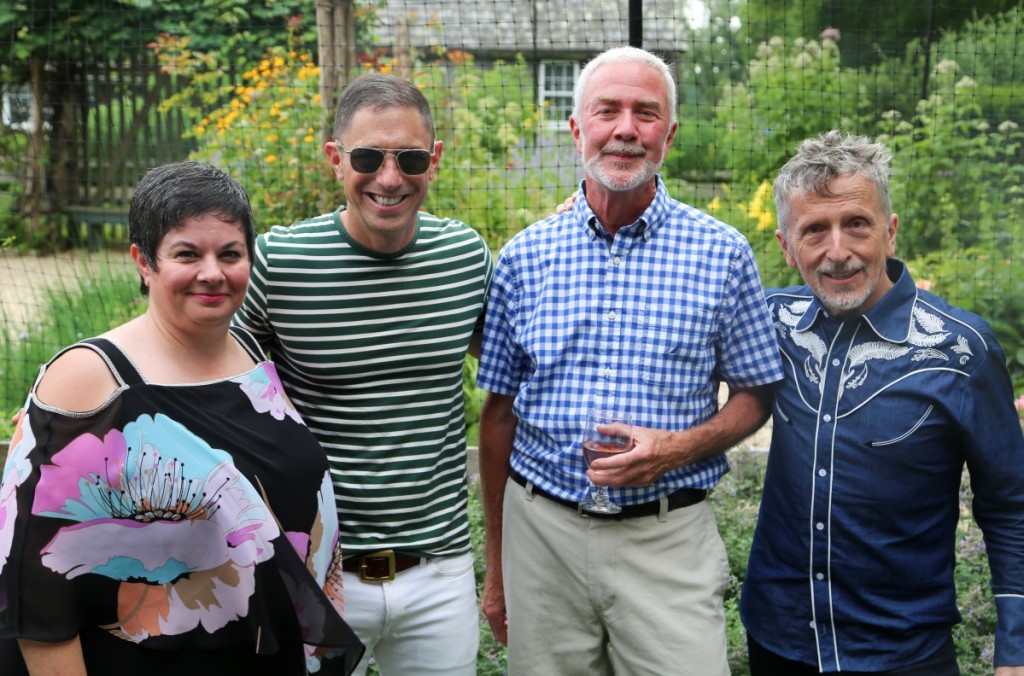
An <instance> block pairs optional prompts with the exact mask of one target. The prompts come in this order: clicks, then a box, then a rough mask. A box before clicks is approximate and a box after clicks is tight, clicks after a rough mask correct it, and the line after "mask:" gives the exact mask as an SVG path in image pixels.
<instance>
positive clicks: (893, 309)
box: [796, 258, 917, 343]
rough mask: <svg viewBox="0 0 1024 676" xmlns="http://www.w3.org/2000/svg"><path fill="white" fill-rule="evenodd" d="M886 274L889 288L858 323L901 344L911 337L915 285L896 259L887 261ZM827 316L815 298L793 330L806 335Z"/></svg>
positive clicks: (904, 267)
mask: <svg viewBox="0 0 1024 676" xmlns="http://www.w3.org/2000/svg"><path fill="white" fill-rule="evenodd" d="M886 274H888V275H889V279H891V280H893V286H892V288H891V289H889V291H888V292H887V293H886V294H885V295H884V296H882V298H881V300H879V301H878V302H877V303H875V305H874V307H872V308H871V309H870V310H868V311H867V312H865V313H864V314H863V315H861V316H860V317H859V318H858V319H863V320H864V322H865V323H866V324H867V325H868V326H869V327H871V330H872V331H874V332H875V334H876V335H878V337H879V338H881V339H883V340H886V341H889V342H890V343H903V342H906V340H907V338H908V337H909V336H910V330H911V321H912V319H913V315H914V304H915V303H916V302H917V285H916V284H915V283H914V278H913V276H911V274H910V271H909V270H907V266H906V265H904V263H903V262H902V261H900V260H897V259H895V258H890V259H888V261H886ZM828 316H829V313H828V310H826V309H825V306H824V305H822V304H821V301H819V300H818V298H817V296H815V297H814V300H812V301H811V304H810V306H808V308H807V312H805V313H804V315H803V317H801V318H800V321H798V322H797V325H796V330H797V331H807V330H808V329H810V328H811V327H813V326H814V325H815V324H816V323H818V321H819V320H824V319H825V318H827V317H828Z"/></svg>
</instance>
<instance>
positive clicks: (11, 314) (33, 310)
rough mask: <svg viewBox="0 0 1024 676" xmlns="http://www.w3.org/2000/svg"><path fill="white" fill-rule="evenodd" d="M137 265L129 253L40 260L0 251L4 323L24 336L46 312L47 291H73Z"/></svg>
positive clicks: (0, 317) (0, 311) (0, 312)
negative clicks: (107, 275) (90, 280)
mask: <svg viewBox="0 0 1024 676" xmlns="http://www.w3.org/2000/svg"><path fill="white" fill-rule="evenodd" d="M133 265H134V264H133V263H132V260H131V258H130V257H129V256H128V253H127V252H125V251H103V252H98V253H92V254H88V253H85V252H81V251H76V252H66V253H61V254H57V255H54V256H36V255H33V254H19V253H16V252H13V251H11V250H9V249H0V323H2V325H3V326H4V327H5V328H6V329H7V330H8V331H13V332H15V333H17V332H20V331H22V330H24V329H25V327H27V326H29V325H30V324H31V322H32V320H33V318H34V317H36V316H37V315H38V314H39V313H40V312H41V311H42V309H43V305H42V303H43V293H44V291H45V290H46V289H59V288H73V287H75V286H77V285H78V284H81V283H82V282H83V281H85V280H88V279H95V278H98V277H99V276H100V275H103V274H104V273H106V272H107V271H109V270H110V269H112V268H129V269H130V268H131V267H132V266H133Z"/></svg>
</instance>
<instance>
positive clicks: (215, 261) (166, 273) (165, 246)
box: [131, 214, 250, 332]
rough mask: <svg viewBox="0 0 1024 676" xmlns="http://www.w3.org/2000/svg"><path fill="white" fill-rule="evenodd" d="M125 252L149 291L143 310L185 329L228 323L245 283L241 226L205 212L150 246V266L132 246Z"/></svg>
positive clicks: (247, 263) (245, 255)
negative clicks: (153, 262)
mask: <svg viewBox="0 0 1024 676" xmlns="http://www.w3.org/2000/svg"><path fill="white" fill-rule="evenodd" d="M131 256H132V259H133V260H134V261H135V265H136V267H138V269H139V274H140V275H141V276H142V281H143V284H145V285H146V286H147V288H148V289H149V312H152V313H155V314H156V315H157V316H158V318H159V320H160V321H162V322H165V323H167V324H171V325H175V326H178V327H181V329H182V330H183V331H187V332H193V331H195V330H196V329H197V328H199V327H216V328H218V329H222V328H224V327H226V326H227V325H228V324H230V323H231V317H232V316H233V315H234V314H235V311H236V310H237V309H238V308H239V307H240V306H241V304H242V300H243V299H244V298H245V291H246V288H247V287H248V285H249V268H250V261H249V256H248V253H247V249H246V240H245V234H244V232H243V231H242V228H241V226H240V225H239V224H238V223H234V222H231V221H223V220H221V219H220V218H218V217H216V216H213V215H210V214H206V215H204V216H199V217H193V218H188V219H186V220H185V223H184V224H183V225H182V227H180V228H172V229H171V230H168V231H167V234H165V235H164V236H163V239H161V240H160V243H159V245H158V246H157V248H156V265H155V266H150V265H149V263H148V262H147V260H146V257H145V256H144V255H143V254H142V252H141V250H140V249H139V248H138V246H137V245H135V244H133V245H132V247H131Z"/></svg>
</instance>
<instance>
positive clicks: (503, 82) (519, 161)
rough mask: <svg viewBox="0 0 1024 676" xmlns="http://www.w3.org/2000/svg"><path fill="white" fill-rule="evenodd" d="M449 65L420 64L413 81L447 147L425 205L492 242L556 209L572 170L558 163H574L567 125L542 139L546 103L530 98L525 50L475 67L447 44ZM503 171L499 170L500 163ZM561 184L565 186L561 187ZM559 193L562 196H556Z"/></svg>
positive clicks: (570, 182) (495, 244) (493, 244)
mask: <svg viewBox="0 0 1024 676" xmlns="http://www.w3.org/2000/svg"><path fill="white" fill-rule="evenodd" d="M445 60H446V61H447V63H448V65H446V66H445V67H437V66H434V67H430V66H429V65H428V64H423V63H420V64H417V65H416V66H415V67H414V70H415V74H414V76H413V81H414V82H416V83H417V84H419V85H420V87H421V88H422V89H423V93H424V94H425V95H426V97H427V99H428V100H429V101H430V104H431V110H432V111H433V112H434V117H435V126H436V127H437V135H438V139H440V140H442V141H444V155H443V158H442V161H441V168H440V171H439V173H438V176H437V178H436V179H435V180H434V182H433V183H432V184H431V186H430V193H429V195H428V197H427V201H426V202H425V205H424V208H425V209H426V210H427V211H429V212H431V213H434V214H437V215H439V216H450V217H454V218H458V219H459V220H462V221H465V222H466V223H468V224H469V225H471V226H472V227H474V228H475V229H477V230H478V231H479V232H481V234H483V235H484V236H485V238H486V239H487V242H488V243H489V244H490V245H491V247H492V248H495V249H497V248H499V247H500V245H501V244H502V243H504V242H505V241H506V240H507V239H508V238H509V237H511V236H512V235H514V234H515V233H516V232H518V231H519V230H521V229H522V228H524V227H526V226H527V225H529V224H530V223H533V222H535V221H537V220H540V219H541V218H543V217H544V216H546V215H547V214H549V213H551V211H552V210H553V209H554V206H555V204H557V203H558V202H559V201H561V199H562V197H560V196H558V195H560V194H561V195H564V194H567V193H568V191H570V190H571V189H572V185H573V182H574V179H573V178H571V177H570V178H568V180H566V179H565V177H563V176H560V174H559V171H560V170H563V169H565V168H566V167H567V166H568V167H572V166H574V163H573V161H572V160H571V159H568V158H567V156H568V157H569V158H571V157H573V156H574V155H573V150H572V146H566V145H564V142H565V141H564V140H569V135H568V134H567V133H566V132H565V131H560V132H558V135H557V139H558V140H556V141H555V142H553V143H545V139H544V137H543V135H542V132H541V129H542V127H543V123H544V114H543V110H541V109H539V108H538V107H537V106H536V105H535V104H534V103H533V79H532V77H531V75H530V72H529V68H528V67H527V64H526V63H525V61H524V60H523V59H522V58H519V59H517V60H516V62H515V63H505V62H501V61H499V62H497V63H494V64H493V65H492V66H491V67H489V68H487V69H482V68H476V67H474V66H473V65H472V64H473V62H472V58H471V57H469V56H468V55H466V54H464V53H462V52H447V53H446V54H445ZM499 167H500V168H504V171H500V170H498V171H496V170H495V169H496V168H499ZM558 191H564V192H562V193H559V192H558ZM556 196H558V197H556Z"/></svg>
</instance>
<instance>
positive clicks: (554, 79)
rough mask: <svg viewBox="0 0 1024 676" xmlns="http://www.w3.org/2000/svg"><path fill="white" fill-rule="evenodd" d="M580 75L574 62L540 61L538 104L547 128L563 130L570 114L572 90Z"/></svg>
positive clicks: (577, 65)
mask: <svg viewBox="0 0 1024 676" xmlns="http://www.w3.org/2000/svg"><path fill="white" fill-rule="evenodd" d="M579 74H580V64H578V63H576V62H575V61H541V63H540V86H539V97H538V99H539V103H540V106H541V108H542V110H543V111H544V120H545V121H546V122H547V126H548V127H550V128H553V129H565V125H566V121H567V120H568V119H569V115H571V114H572V90H573V87H574V86H575V85H576V78H577V77H579Z"/></svg>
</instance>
